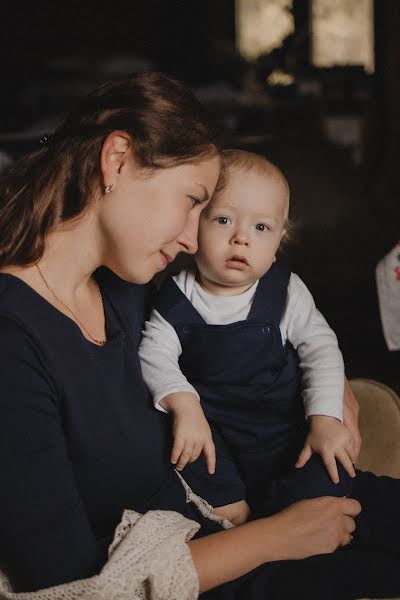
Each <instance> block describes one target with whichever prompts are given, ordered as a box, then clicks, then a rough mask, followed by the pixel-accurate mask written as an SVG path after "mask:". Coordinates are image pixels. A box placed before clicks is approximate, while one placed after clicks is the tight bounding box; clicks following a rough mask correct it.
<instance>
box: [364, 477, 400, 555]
mask: <svg viewBox="0 0 400 600" xmlns="http://www.w3.org/2000/svg"><path fill="white" fill-rule="evenodd" d="M353 497H354V498H356V499H357V500H358V501H359V502H360V504H361V507H362V510H361V513H360V514H359V515H358V517H357V518H356V530H355V532H354V541H355V542H360V543H362V544H363V545H366V546H371V547H374V548H380V549H383V550H388V551H391V552H396V553H399V552H400V479H394V478H392V477H384V476H382V477H378V476H377V475H374V474H373V473H365V472H362V471H357V475H356V478H355V480H354V486H353Z"/></svg>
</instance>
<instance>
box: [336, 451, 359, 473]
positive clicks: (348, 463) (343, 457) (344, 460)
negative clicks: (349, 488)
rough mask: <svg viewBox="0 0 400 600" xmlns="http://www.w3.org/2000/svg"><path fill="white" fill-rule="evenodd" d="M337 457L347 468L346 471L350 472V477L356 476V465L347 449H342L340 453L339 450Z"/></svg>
mask: <svg viewBox="0 0 400 600" xmlns="http://www.w3.org/2000/svg"><path fill="white" fill-rule="evenodd" d="M337 458H338V460H340V462H341V463H342V465H343V467H344V468H345V469H346V471H347V472H348V474H349V475H350V477H355V476H356V472H355V470H354V465H353V463H352V460H351V458H350V456H349V455H348V453H347V452H346V450H342V451H341V452H340V453H339V452H338V453H337Z"/></svg>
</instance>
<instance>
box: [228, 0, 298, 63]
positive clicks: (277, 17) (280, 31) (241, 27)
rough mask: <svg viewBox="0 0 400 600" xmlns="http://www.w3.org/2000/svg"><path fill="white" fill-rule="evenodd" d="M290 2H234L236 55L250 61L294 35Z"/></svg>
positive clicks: (291, 4)
mask: <svg viewBox="0 0 400 600" xmlns="http://www.w3.org/2000/svg"><path fill="white" fill-rule="evenodd" d="M292 6H293V0H236V39H237V44H238V49H239V52H240V54H241V55H242V56H243V57H244V58H246V59H248V60H252V59H255V58H257V57H258V56H260V55H261V54H264V53H266V52H270V51H271V50H273V49H274V48H277V47H279V46H280V45H281V44H282V42H283V40H284V39H285V38H286V37H287V36H288V35H289V34H291V33H293V32H294V19H293V15H292V13H291V8H292Z"/></svg>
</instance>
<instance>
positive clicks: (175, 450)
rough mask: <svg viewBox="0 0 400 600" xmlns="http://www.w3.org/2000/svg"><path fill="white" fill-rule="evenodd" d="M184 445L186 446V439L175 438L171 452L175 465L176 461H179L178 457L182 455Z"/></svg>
mask: <svg viewBox="0 0 400 600" xmlns="http://www.w3.org/2000/svg"><path fill="white" fill-rule="evenodd" d="M184 447H185V439H184V438H179V437H176V438H175V439H174V445H173V447H172V452H171V462H172V464H173V465H176V463H177V462H178V459H179V457H180V455H181V454H182V452H183V448H184Z"/></svg>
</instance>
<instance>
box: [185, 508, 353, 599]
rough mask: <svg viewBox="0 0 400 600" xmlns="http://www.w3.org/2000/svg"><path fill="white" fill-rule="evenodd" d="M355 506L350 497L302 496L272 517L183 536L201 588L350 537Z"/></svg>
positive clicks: (334, 546) (324, 549) (324, 548)
mask: <svg viewBox="0 0 400 600" xmlns="http://www.w3.org/2000/svg"><path fill="white" fill-rule="evenodd" d="M359 512H360V505H359V503H358V502H357V501H356V500H352V499H349V498H328V497H326V498H316V499H313V500H302V501H301V502H298V503H296V504H293V505H292V506H290V507H289V508H287V509H285V510H283V511H282V512H280V513H278V514H276V515H274V516H272V517H268V518H265V519H259V520H256V521H251V522H250V523H246V524H245V525H241V526H239V527H235V528H233V529H227V530H225V531H222V532H219V533H214V534H211V535H208V536H206V537H203V538H199V539H196V540H192V541H190V542H188V546H189V549H190V552H191V554H192V559H193V562H194V565H195V568H196V571H197V573H198V577H199V586H200V592H205V591H206V590H208V589H211V588H214V587H217V586H219V585H221V584H223V583H226V582H228V581H232V580H233V579H236V578H238V577H240V576H241V575H244V574H245V573H248V572H249V571H252V570H253V569H255V568H257V567H259V566H260V565H262V564H263V563H266V562H272V561H277V560H298V559H303V558H307V557H309V556H313V555H316V554H329V553H331V552H333V551H334V550H336V549H337V548H338V547H339V546H344V545H346V544H348V543H349V542H350V541H351V539H352V537H351V534H352V532H353V531H354V529H355V523H354V517H355V516H356V515H357V514H358V513H359ZM244 549H245V551H244Z"/></svg>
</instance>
